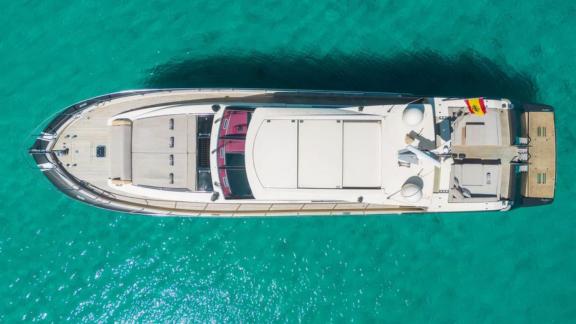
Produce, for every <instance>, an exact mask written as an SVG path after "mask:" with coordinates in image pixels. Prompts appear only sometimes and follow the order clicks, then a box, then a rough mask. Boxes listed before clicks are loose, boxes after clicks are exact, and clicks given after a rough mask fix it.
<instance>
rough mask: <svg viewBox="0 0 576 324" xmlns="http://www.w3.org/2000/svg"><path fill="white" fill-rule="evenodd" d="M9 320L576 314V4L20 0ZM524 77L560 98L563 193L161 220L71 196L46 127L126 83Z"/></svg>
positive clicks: (10, 85)
mask: <svg viewBox="0 0 576 324" xmlns="http://www.w3.org/2000/svg"><path fill="white" fill-rule="evenodd" d="M1 3H2V6H1V9H0V33H1V37H0V111H1V112H2V115H1V116H0V129H1V130H2V133H3V134H4V137H3V145H2V149H1V150H0V176H1V177H0V179H1V180H0V322H15V321H20V320H23V321H45V322H62V321H70V322H94V321H101V322H111V321H138V322H144V321H146V322H159V321H176V320H179V321H185V322H188V321H189V322H217V323H220V322H247V323H265V322H276V321H280V322H296V321H299V322H317V323H325V322H337V323H342V322H388V323H415V322H427V323H574V322H576V200H575V197H576V192H575V191H576V190H575V182H576V171H574V170H575V169H574V168H575V162H574V161H575V160H576V151H575V149H574V147H575V145H574V143H575V142H576V127H574V125H575V120H576V108H575V107H576V78H575V76H576V2H575V1H528V0H524V1H487V0H478V1H450V0H438V1H432V0H429V1H392V0H390V1H372V0H364V1H352V0H340V1H320V0H314V1H221V0H212V1H155V2H153V3H152V2H147V1H132V2H130V1H111V0H101V1H55V0H53V1H7V0H4V1H2V2H1ZM158 87H243V88H257V87H272V88H301V89H341V90H374V91H399V92H412V93H416V94H423V95H434V94H435V95H445V96H503V97H508V98H511V99H515V100H521V101H535V102H542V103H547V104H550V105H552V106H554V107H555V108H556V111H557V119H556V125H557V135H558V139H557V142H558V182H557V198H556V201H555V202H554V204H553V205H551V206H545V207H535V208H526V209H517V210H513V211H511V212H508V213H501V212H490V213H458V214H435V215H432V214H430V215H403V216H370V217H353V216H349V217H310V218H298V217H286V218H269V219H202V218H188V219H185V218H154V217H144V216H135V215H128V214H122V213H117V212H110V211H105V210H100V209H96V208H93V207H90V206H87V205H84V204H82V203H80V202H77V201H73V200H71V199H69V198H67V197H65V196H64V195H63V194H61V193H59V192H58V191H57V190H56V189H54V188H53V187H52V185H51V184H50V183H49V182H48V181H47V180H46V179H45V178H44V176H42V174H41V173H40V172H39V171H38V170H37V168H35V167H34V165H33V164H32V163H31V159H30V158H29V157H28V156H26V149H27V147H28V146H29V145H31V144H32V141H33V135H36V134H38V130H39V129H38V128H37V126H39V125H41V124H43V123H44V122H45V121H46V120H47V118H49V117H50V116H52V115H54V114H55V113H57V112H58V111H59V110H60V109H62V108H64V107H66V106H68V105H70V104H72V103H75V102H77V101H80V100H83V99H86V98H89V97H93V96H97V95H100V94H104V93H110V92H115V91H120V90H126V89H136V88H158Z"/></svg>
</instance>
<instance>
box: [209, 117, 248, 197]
mask: <svg viewBox="0 0 576 324" xmlns="http://www.w3.org/2000/svg"><path fill="white" fill-rule="evenodd" d="M252 111H253V109H249V108H227V109H226V111H224V114H223V116H222V121H221V123H220V130H219V134H218V153H217V159H218V176H219V178H220V184H221V186H222V192H223V194H224V197H225V198H226V199H249V198H253V197H252V191H251V190H250V185H249V184H248V178H247V176H246V165H245V163H244V150H245V144H246V133H247V132H248V124H249V123H250V118H251V116H252Z"/></svg>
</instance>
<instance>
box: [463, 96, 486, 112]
mask: <svg viewBox="0 0 576 324" xmlns="http://www.w3.org/2000/svg"><path fill="white" fill-rule="evenodd" d="M466 106H468V111H470V113H472V114H474V115H480V116H483V115H484V114H485V113H486V104H485V103H484V99H483V98H472V99H466Z"/></svg>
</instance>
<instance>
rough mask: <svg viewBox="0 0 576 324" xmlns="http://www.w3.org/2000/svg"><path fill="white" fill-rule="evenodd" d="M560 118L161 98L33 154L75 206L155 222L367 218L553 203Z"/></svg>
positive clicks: (341, 95)
mask: <svg viewBox="0 0 576 324" xmlns="http://www.w3.org/2000/svg"><path fill="white" fill-rule="evenodd" d="M555 145H556V144H555V124H554V110H553V109H552V107H550V106H547V105H540V104H523V103H516V102H514V103H513V102H511V101H510V100H507V99H502V98H446V97H419V96H414V95H407V94H396V93H377V92H344V91H309V90H306V91H304V90H264V89H263V90H258V89H256V90H244V89H242V90H237V89H151V90H134V91H125V92H119V93H113V94H109V95H104V96H100V97H96V98H93V99H89V100H86V101H83V102H80V103H78V104H75V105H73V106H70V107H68V108H67V109H65V110H64V111H63V112H61V113H60V114H58V115H57V116H56V117H55V118H54V119H53V120H52V121H51V122H50V123H49V124H48V125H47V126H46V127H45V128H44V130H43V131H42V132H41V134H40V135H39V136H38V137H37V138H36V141H35V142H34V144H33V146H32V148H31V149H30V154H31V155H32V157H33V158H34V160H35V162H36V164H37V165H38V167H39V168H40V170H41V171H42V173H44V175H45V176H46V177H47V178H48V179H49V180H50V181H51V182H52V183H53V184H54V185H55V186H56V187H57V188H59V189H60V190H61V191H62V192H64V193H66V194H67V195H68V196H70V197H72V198H75V199H78V200H81V201H83V202H85V203H88V204H92V205H94V206H98V207H102V208H106V209H111V210H117V211H123V212H128V213H138V214H147V215H181V216H279V215H365V214H398V213H423V212H455V211H488V210H509V209H511V208H512V207H519V206H531V205H542V204H548V203H550V202H552V201H553V199H554V191H555V182H556V179H555V177H556V146H555Z"/></svg>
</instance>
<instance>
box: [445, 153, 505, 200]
mask: <svg viewBox="0 0 576 324" xmlns="http://www.w3.org/2000/svg"><path fill="white" fill-rule="evenodd" d="M500 177H501V165H500V164H494V163H489V162H488V161H486V163H466V164H454V165H453V166H452V172H451V180H450V188H451V189H450V196H449V201H450V202H490V201H498V200H499V197H500Z"/></svg>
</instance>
